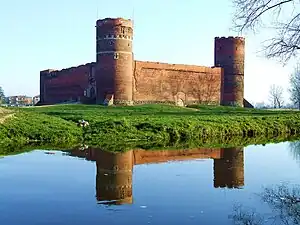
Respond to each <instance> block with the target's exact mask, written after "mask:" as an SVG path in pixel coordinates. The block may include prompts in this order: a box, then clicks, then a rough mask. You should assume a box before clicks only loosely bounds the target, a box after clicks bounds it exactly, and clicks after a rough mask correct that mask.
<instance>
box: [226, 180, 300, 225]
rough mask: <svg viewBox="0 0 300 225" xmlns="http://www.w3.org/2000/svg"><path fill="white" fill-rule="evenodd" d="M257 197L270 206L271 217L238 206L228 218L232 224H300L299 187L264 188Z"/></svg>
mask: <svg viewBox="0 0 300 225" xmlns="http://www.w3.org/2000/svg"><path fill="white" fill-rule="evenodd" d="M259 197H261V200H262V201H263V202H265V203H267V204H268V205H269V206H270V208H271V209H272V211H273V213H272V216H267V215H263V214H260V213H257V212H255V210H253V209H252V210H249V209H246V208H244V207H242V206H241V205H238V206H235V207H234V212H233V214H232V215H231V216H230V217H231V218H232V220H233V222H234V224H240V225H242V224H243V225H258V224H287V225H289V224H300V186H294V187H292V188H290V187H288V186H287V185H279V186H276V187H272V188H265V189H264V191H263V192H262V193H261V194H259Z"/></svg>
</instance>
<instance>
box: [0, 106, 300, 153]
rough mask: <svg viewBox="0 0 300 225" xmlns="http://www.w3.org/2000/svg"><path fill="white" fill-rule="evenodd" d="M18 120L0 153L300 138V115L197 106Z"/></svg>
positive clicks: (42, 114) (3, 130)
mask: <svg viewBox="0 0 300 225" xmlns="http://www.w3.org/2000/svg"><path fill="white" fill-rule="evenodd" d="M14 114H15V116H14V117H13V118H9V119H7V120H6V121H5V123H3V124H0V140H1V141H0V146H2V148H1V147H0V149H7V150H6V151H9V152H12V151H14V150H13V149H15V148H16V146H24V145H26V144H32V143H36V144H42V145H45V144H52V145H53V147H55V146H57V145H61V144H66V143H68V144H70V145H73V144H74V145H75V144H79V143H81V142H84V143H86V144H88V145H92V146H104V147H106V148H109V149H111V150H115V151H121V150H124V149H128V148H134V147H141V146H142V147H143V148H149V147H151V146H152V147H154V146H156V147H159V148H165V147H168V146H173V147H175V148H176V147H184V146H187V147H188V146H193V145H205V144H206V145H222V144H225V143H227V144H229V145H230V144H232V145H233V144H234V145H236V146H240V145H244V144H251V143H254V144H255V143H264V142H267V140H275V139H278V138H279V139H280V140H284V139H286V138H287V137H288V136H290V135H292V136H297V135H298V134H300V112H298V111H289V110H287V111H285V110H280V111H273V110H258V109H245V108H235V107H221V106H219V107H218V106H198V105H197V106H189V107H185V108H182V107H176V106H170V105H141V106H134V107H132V106H131V107H126V106H123V107H115V106H111V107H105V106H99V105H55V106H43V107H31V108H23V109H18V110H14ZM81 119H84V120H86V121H88V122H89V124H90V126H88V127H87V128H80V127H78V126H77V125H76V123H77V121H78V120H81ZM282 137H283V138H282ZM257 140H259V141H257ZM1 151H3V150H0V154H1Z"/></svg>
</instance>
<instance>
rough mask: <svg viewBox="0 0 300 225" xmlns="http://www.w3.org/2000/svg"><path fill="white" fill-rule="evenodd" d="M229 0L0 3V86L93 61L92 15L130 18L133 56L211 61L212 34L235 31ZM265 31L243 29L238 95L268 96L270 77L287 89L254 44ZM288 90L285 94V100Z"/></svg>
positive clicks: (23, 85)
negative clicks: (242, 69) (242, 85)
mask: <svg viewBox="0 0 300 225" xmlns="http://www.w3.org/2000/svg"><path fill="white" fill-rule="evenodd" d="M233 13H234V8H233V6H232V3H231V0H219V1H199V0H187V1H181V0H163V1H162V0H151V1H145V0H114V1H104V0H86V1H79V0H77V1H74V0H72V1H71V0H51V1H47V2H46V1H36V0H26V1H21V0H10V1H1V3H0V30H1V35H0V43H1V47H0V61H1V63H0V86H2V87H3V89H4V91H5V94H6V95H7V96H10V95H19V94H25V95H28V96H34V95H38V94H39V72H40V71H41V70H44V69H63V68H68V67H71V66H77V65H80V64H85V63H88V62H91V61H95V60H96V50H95V49H96V48H95V46H96V40H95V37H96V30H95V22H96V20H97V19H102V18H105V17H125V18H128V19H134V43H133V49H134V56H135V59H137V60H143V61H160V62H166V63H179V64H191V65H201V66H213V63H214V55H213V53H214V37H216V36H237V35H238V34H237V33H235V32H233V31H232V30H231V29H230V28H232V16H233ZM268 35H269V34H267V33H259V34H255V35H254V34H252V33H247V34H246V35H244V37H245V38H246V46H245V48H246V50H245V51H246V56H245V78H244V79H245V98H246V99H247V100H248V101H250V102H252V103H257V102H262V101H265V102H267V101H268V96H269V86H270V85H272V84H276V85H281V86H283V88H284V89H285V90H286V89H287V88H288V77H289V74H290V73H291V72H292V71H293V64H292V63H290V64H288V65H286V66H285V67H283V66H282V65H281V64H279V63H278V62H277V61H275V60H267V59H265V58H264V57H263V56H262V55H261V54H258V51H259V50H261V42H262V41H263V40H264V38H266V37H267V38H269V36H268ZM288 96H289V95H288V92H287V91H286V92H285V98H286V100H288Z"/></svg>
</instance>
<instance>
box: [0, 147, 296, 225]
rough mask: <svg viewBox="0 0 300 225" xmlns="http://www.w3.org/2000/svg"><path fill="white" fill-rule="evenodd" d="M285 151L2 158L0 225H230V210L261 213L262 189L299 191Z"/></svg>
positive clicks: (291, 155)
mask: <svg viewBox="0 0 300 225" xmlns="http://www.w3.org/2000/svg"><path fill="white" fill-rule="evenodd" d="M293 146H295V144H294V145H293V144H291V143H287V142H285V143H280V144H269V145H266V146H249V147H245V148H231V149H192V150H185V151H183V150H181V151H176V150H169V151H141V150H135V151H128V152H126V153H119V154H112V153H107V152H103V151H101V150H99V149H88V150H86V151H80V150H74V151H72V152H71V153H65V152H60V151H51V154H49V151H42V150H36V151H32V152H29V153H23V154H20V155H16V156H8V157H4V158H2V159H0V223H1V224H5V225H20V224H30V225H35V224H36V225H44V224H64V225H66V224H72V225H77V224H78V225H79V224H80V225H82V224H89V225H93V224H122V225H126V224H130V225H132V224H187V225H190V224H232V220H231V219H230V218H229V215H230V214H232V213H233V208H234V206H235V205H236V204H237V203H241V204H243V205H246V206H247V207H255V208H256V209H257V210H258V211H260V212H269V207H268V206H267V205H266V204H263V203H262V202H261V201H260V199H259V198H258V197H257V195H256V193H260V192H261V191H262V187H264V186H269V185H276V184H280V183H282V182H288V183H289V184H300V176H299V172H300V168H299V167H300V163H299V161H298V158H297V149H296V150H295V147H293ZM295 152H296V153H295Z"/></svg>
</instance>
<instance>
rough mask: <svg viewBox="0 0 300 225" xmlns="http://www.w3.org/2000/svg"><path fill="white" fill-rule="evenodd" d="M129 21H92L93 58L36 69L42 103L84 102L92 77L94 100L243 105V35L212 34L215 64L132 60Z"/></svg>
mask: <svg viewBox="0 0 300 225" xmlns="http://www.w3.org/2000/svg"><path fill="white" fill-rule="evenodd" d="M132 43H133V23H132V21H130V20H125V19H122V18H115V19H114V18H106V19H103V20H97V22H96V62H93V63H88V64H86V65H81V66H78V67H72V68H69V69H63V70H60V71H55V70H45V71H41V72H40V96H41V103H42V104H55V103H60V102H64V101H70V100H74V101H83V102H84V101H85V100H87V98H86V96H85V93H86V92H87V90H88V88H89V87H90V86H91V84H90V83H89V79H90V77H91V73H92V72H91V70H92V69H91V68H93V69H94V71H95V72H93V73H92V74H93V78H94V80H95V81H96V85H95V88H96V97H95V101H94V102H93V103H96V104H125V105H130V104H143V103H170V104H176V105H187V104H193V103H204V104H217V105H219V104H222V105H235V106H243V105H244V103H245V102H246V101H245V99H244V58H245V56H244V46H245V40H244V38H241V37H227V38H225V37H216V38H215V48H214V54H215V58H214V67H205V66H196V65H184V64H167V63H160V62H146V61H145V62H144V61H138V60H134V57H133V52H132Z"/></svg>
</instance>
